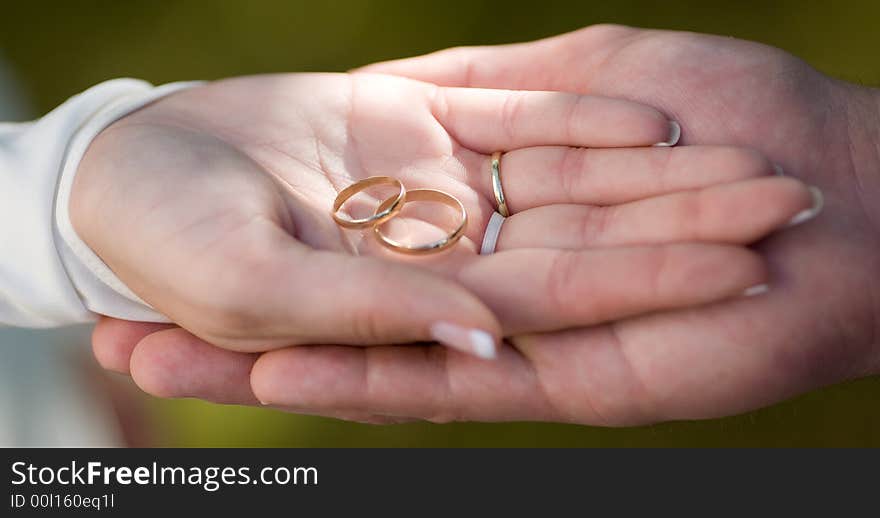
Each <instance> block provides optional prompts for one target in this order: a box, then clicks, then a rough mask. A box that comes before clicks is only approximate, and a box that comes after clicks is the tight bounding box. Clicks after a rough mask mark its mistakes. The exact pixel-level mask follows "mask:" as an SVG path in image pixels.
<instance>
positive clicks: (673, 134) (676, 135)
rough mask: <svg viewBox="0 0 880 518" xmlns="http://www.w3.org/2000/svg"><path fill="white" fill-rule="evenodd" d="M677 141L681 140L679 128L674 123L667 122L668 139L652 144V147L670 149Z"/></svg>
mask: <svg viewBox="0 0 880 518" xmlns="http://www.w3.org/2000/svg"><path fill="white" fill-rule="evenodd" d="M679 139H681V126H680V125H679V124H678V123H677V122H675V121H669V139H668V140H666V141H665V142H658V143H656V144H654V147H672V146H674V145H676V144H678V141H679Z"/></svg>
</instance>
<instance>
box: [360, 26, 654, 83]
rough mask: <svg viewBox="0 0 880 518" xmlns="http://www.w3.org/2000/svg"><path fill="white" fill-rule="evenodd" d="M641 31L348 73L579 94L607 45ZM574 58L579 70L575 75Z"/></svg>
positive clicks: (459, 51)
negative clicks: (585, 79)
mask: <svg viewBox="0 0 880 518" xmlns="http://www.w3.org/2000/svg"><path fill="white" fill-rule="evenodd" d="M641 32H643V31H642V30H640V29H634V28H630V27H625V26H621V25H593V26H590V27H586V28H583V29H580V30H577V31H574V32H570V33H567V34H562V35H559V36H554V37H551V38H545V39H542V40H538V41H533V42H528V43H515V44H509V45H496V46H480V47H456V48H451V49H446V50H441V51H438V52H434V53H432V54H427V55H424V56H417V57H412V58H406V59H397V60H392V61H385V62H381V63H375V64H372V65H367V66H364V67H361V68H357V69H355V70H352V72H354V73H358V72H368V73H371V74H388V75H396V76H402V77H408V78H410V79H417V80H419V81H425V82H428V83H434V84H437V85H440V86H457V87H470V88H505V89H511V90H565V91H578V92H580V91H581V90H583V87H582V85H583V81H582V78H583V77H584V76H585V75H586V76H589V75H590V74H591V73H592V72H593V71H594V70H595V69H596V68H598V67H599V65H600V64H601V62H602V61H603V60H604V57H605V51H607V50H608V49H609V48H610V47H609V45H610V44H612V43H614V42H621V41H623V40H628V39H630V38H632V37H634V36H636V35H638V34H640V33H641ZM575 60H577V62H578V68H577V70H576V71H575V73H573V71H572V69H571V65H572V63H573V62H574V61H575ZM578 85H580V87H578ZM581 93H582V92H581Z"/></svg>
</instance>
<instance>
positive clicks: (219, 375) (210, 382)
mask: <svg viewBox="0 0 880 518" xmlns="http://www.w3.org/2000/svg"><path fill="white" fill-rule="evenodd" d="M255 360H256V355H254V354H249V353H241V352H235V351H228V350H225V349H220V348H218V347H215V346H213V345H211V344H209V343H207V342H204V341H202V340H201V339H199V338H198V337H196V336H193V335H191V334H190V333H189V332H188V331H186V330H184V329H179V328H177V329H169V330H166V331H161V332H158V333H154V334H152V335H150V336H147V337H146V338H144V339H143V340H142V341H141V342H140V343H138V345H137V347H135V349H134V351H133V353H132V356H131V377H132V379H133V380H134V381H135V383H136V384H137V386H138V387H140V388H141V390H143V391H144V392H146V393H148V394H150V395H153V396H156V397H162V398H181V397H194V398H199V399H205V400H208V401H214V402H217V403H226V404H255V403H257V398H256V397H254V395H253V392H252V391H251V388H250V371H251V368H252V367H253V364H254V362H255Z"/></svg>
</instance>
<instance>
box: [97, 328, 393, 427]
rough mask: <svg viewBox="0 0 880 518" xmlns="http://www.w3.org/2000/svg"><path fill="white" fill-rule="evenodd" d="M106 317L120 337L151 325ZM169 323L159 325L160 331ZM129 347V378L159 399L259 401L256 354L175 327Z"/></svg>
mask: <svg viewBox="0 0 880 518" xmlns="http://www.w3.org/2000/svg"><path fill="white" fill-rule="evenodd" d="M108 320H112V321H114V322H111V323H105V324H103V326H104V331H102V333H113V334H115V335H117V336H119V337H122V335H125V338H126V339H134V338H135V337H136V336H138V335H139V334H141V333H140V331H144V330H146V329H147V328H148V327H150V325H143V323H141V322H129V321H123V320H115V319H108ZM111 326H112V328H111ZM152 326H153V327H155V325H152ZM168 327H169V326H164V328H163V330H164V329H168ZM147 336H149V338H147ZM137 342H140V343H137ZM135 345H137V347H136V348H135ZM131 349H132V350H133V352H134V351H136V353H135V354H134V355H133V357H134V361H133V362H132V364H133V367H132V377H133V378H134V380H135V382H136V383H137V385H138V386H139V387H140V388H141V389H142V390H144V391H145V392H147V393H148V394H151V395H154V396H157V397H164V398H184V397H187V398H197V399H202V400H206V401H212V402H215V403H223V404H235V405H257V404H260V405H261V406H262V404H261V403H259V402H258V401H257V398H256V396H254V394H253V391H252V390H251V387H250V371H251V369H252V368H253V364H254V362H255V361H256V358H257V355H255V354H247V353H237V352H232V351H227V350H224V349H220V348H218V347H215V346H213V345H211V344H209V343H207V342H205V341H204V340H202V339H201V338H198V337H196V336H194V335H192V334H191V333H189V332H187V331H186V330H184V329H179V328H175V329H173V330H171V331H169V332H156V331H153V332H149V333H146V334H143V336H142V337H141V338H140V339H137V340H136V342H135V344H134V345H132V346H131ZM127 365H128V362H126V366H127ZM279 409H280V410H284V411H287V412H296V413H300V414H314V415H323V416H326V417H333V418H336V419H344V420H346V421H357V422H361V423H370V424H392V423H400V422H404V421H406V419H402V418H395V417H388V416H379V415H373V414H369V413H366V412H363V411H361V410H358V409H345V410H340V411H335V412H325V413H323V414H317V413H316V412H314V411H313V410H311V409H302V408H292V407H285V408H279Z"/></svg>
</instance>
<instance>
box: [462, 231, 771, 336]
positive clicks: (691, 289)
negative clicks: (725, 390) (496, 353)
mask: <svg viewBox="0 0 880 518" xmlns="http://www.w3.org/2000/svg"><path fill="white" fill-rule="evenodd" d="M458 278H459V280H460V281H461V282H462V283H463V284H464V285H465V286H466V287H467V288H468V289H470V290H471V291H472V292H473V293H475V294H477V295H478V296H479V297H480V298H481V299H482V300H484V301H485V302H486V303H487V304H488V305H489V306H490V307H491V308H492V309H493V311H494V312H495V314H496V315H498V317H499V318H500V319H501V321H502V323H503V324H504V326H505V327H504V330H505V334H506V335H507V336H510V335H516V334H520V333H524V332H527V333H532V332H541V331H552V330H558V329H565V328H569V327H575V326H587V325H592V324H597V323H600V322H606V321H610V320H616V319H619V318H623V317H626V316H630V315H635V314H639V313H645V312H650V311H659V310H666V309H673V308H680V307H686V306H694V305H699V304H706V303H710V302H714V301H718V300H722V299H726V298H730V297H736V296H739V295H741V294H742V293H744V292H745V290H748V289H750V288H752V287H754V286H758V285H762V284H764V283H766V280H767V271H766V266H765V264H764V262H763V260H762V259H761V257H760V256H759V255H758V254H757V253H755V252H752V251H750V250H748V249H746V248H742V247H736V246H728V245H715V244H711V245H710V244H671V245H656V246H649V247H626V248H604V249H595V250H578V251H572V250H549V249H517V250H507V251H504V252H499V253H496V254H492V255H488V256H480V257H478V258H476V259H475V260H474V261H472V262H471V263H469V264H468V265H466V266H464V267H463V269H462V270H461V271H460V272H459V274H458ZM511 279H516V281H515V282H511Z"/></svg>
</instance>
